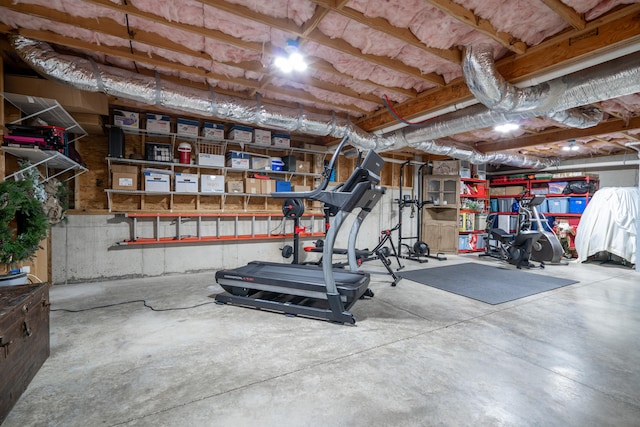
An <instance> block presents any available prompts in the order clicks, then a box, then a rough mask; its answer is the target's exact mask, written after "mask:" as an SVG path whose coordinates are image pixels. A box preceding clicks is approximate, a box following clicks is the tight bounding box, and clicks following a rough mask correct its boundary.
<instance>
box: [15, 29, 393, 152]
mask: <svg viewBox="0 0 640 427" xmlns="http://www.w3.org/2000/svg"><path fill="white" fill-rule="evenodd" d="M11 42H12V45H13V47H14V49H15V50H16V52H17V53H18V55H19V56H20V57H21V58H22V60H24V61H25V62H26V63H27V64H29V65H30V66H31V67H32V68H33V69H35V70H36V71H38V72H39V73H41V74H43V75H45V76H47V77H51V78H53V79H55V80H57V81H59V82H62V83H66V84H70V85H72V86H74V87H76V88H78V89H80V90H84V91H89V92H104V93H106V94H107V95H112V96H116V97H119V98H123V99H128V100H132V101H137V102H140V103H143V104H149V105H160V106H162V107H165V108H168V109H172V110H178V111H185V112H189V113H195V114H198V115H203V116H211V117H217V118H220V119H226V120H232V121H236V122H241V123H247V124H254V125H259V126H265V127H273V128H277V129H282V130H285V131H288V132H293V131H298V132H302V133H305V134H311V135H319V136H329V135H330V136H333V137H335V138H342V137H343V136H345V135H347V136H348V137H349V142H350V143H351V144H354V145H356V146H358V147H361V148H363V149H367V150H369V149H377V148H378V144H377V138H374V137H373V136H372V135H370V134H368V133H367V132H365V131H363V130H362V129H359V128H358V127H357V126H355V125H353V124H352V123H351V122H349V121H347V120H343V119H338V118H336V117H333V116H328V115H313V116H312V115H311V113H307V114H304V113H303V112H302V111H301V110H300V109H294V108H284V107H274V110H267V109H265V108H264V106H263V105H261V103H260V102H259V99H258V100H257V101H256V100H246V99H241V98H235V97H231V96H226V95H222V94H218V93H214V92H212V91H204V90H199V89H195V88H190V87H185V86H178V85H175V84H171V83H168V82H164V81H162V80H161V79H160V78H159V77H150V76H145V75H141V74H137V73H133V72H130V71H126V70H122V69H119V68H115V67H110V66H106V65H101V64H97V63H95V62H94V61H91V60H88V59H83V58H78V57H74V56H69V55H62V54H59V53H57V52H55V51H54V50H53V49H52V48H51V46H49V45H48V44H47V43H44V42H40V41H36V40H30V39H27V38H25V37H22V36H19V35H18V36H15V35H14V36H12V37H11ZM381 145H384V143H383V144H381Z"/></svg>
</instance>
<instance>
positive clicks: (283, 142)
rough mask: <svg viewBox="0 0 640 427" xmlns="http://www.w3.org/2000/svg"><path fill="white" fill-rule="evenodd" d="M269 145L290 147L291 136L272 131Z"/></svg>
mask: <svg viewBox="0 0 640 427" xmlns="http://www.w3.org/2000/svg"><path fill="white" fill-rule="evenodd" d="M271 145H272V146H273V147H290V146H291V138H290V137H289V135H284V134H278V133H274V134H273V136H272V137H271Z"/></svg>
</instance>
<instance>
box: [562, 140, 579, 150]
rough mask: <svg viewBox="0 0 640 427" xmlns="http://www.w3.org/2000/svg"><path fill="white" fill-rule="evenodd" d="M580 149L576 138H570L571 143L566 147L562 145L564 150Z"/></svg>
mask: <svg viewBox="0 0 640 427" xmlns="http://www.w3.org/2000/svg"><path fill="white" fill-rule="evenodd" d="M579 149H580V147H579V146H577V145H576V140H575V139H570V140H569V145H565V146H564V147H562V151H578V150H579Z"/></svg>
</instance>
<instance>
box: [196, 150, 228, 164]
mask: <svg viewBox="0 0 640 427" xmlns="http://www.w3.org/2000/svg"><path fill="white" fill-rule="evenodd" d="M198 164H199V165H201V166H215V167H219V168H223V167H224V156H223V155H222V154H207V153H199V154H198Z"/></svg>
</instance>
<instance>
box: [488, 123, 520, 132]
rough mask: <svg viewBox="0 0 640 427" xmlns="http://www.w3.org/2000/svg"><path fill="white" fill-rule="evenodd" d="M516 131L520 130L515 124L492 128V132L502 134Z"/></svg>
mask: <svg viewBox="0 0 640 427" xmlns="http://www.w3.org/2000/svg"><path fill="white" fill-rule="evenodd" d="M516 129H520V126H518V125H517V124H515V123H505V124H502V125H498V126H495V127H494V128H493V130H495V131H498V132H502V133H507V132H511V131H512V130H516Z"/></svg>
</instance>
